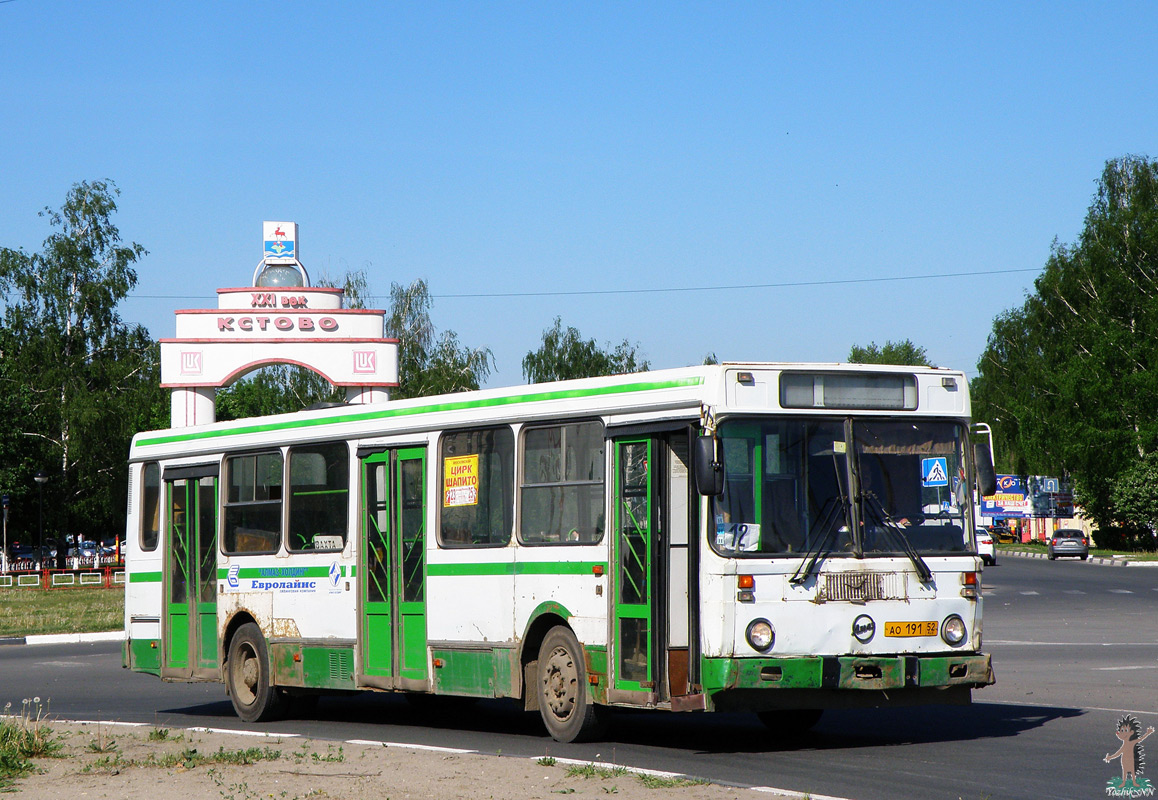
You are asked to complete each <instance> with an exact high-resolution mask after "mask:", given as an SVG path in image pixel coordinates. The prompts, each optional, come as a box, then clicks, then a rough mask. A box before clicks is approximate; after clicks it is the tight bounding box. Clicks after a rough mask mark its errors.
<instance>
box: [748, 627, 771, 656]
mask: <svg viewBox="0 0 1158 800" xmlns="http://www.w3.org/2000/svg"><path fill="white" fill-rule="evenodd" d="M745 635H746V636H747V637H748V644H749V645H751V646H752V649H753V650H758V651H760V652H761V653H765V652H767V651H769V650H771V649H772V645H774V644H775V643H776V629H775V628H773V627H772V623H771V622H769V621H768V620H766V619H754V620H752V621H751V622H749V623H748V630H747V632H746V633H745Z"/></svg>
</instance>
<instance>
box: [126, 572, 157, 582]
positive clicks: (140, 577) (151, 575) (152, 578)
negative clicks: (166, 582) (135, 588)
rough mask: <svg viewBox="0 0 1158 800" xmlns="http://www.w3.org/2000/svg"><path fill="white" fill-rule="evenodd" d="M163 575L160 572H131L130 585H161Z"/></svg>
mask: <svg viewBox="0 0 1158 800" xmlns="http://www.w3.org/2000/svg"><path fill="white" fill-rule="evenodd" d="M160 582H161V573H159V572H130V573H129V583H160Z"/></svg>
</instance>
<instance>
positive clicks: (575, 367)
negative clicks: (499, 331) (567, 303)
mask: <svg viewBox="0 0 1158 800" xmlns="http://www.w3.org/2000/svg"><path fill="white" fill-rule="evenodd" d="M609 347H610V345H609ZM650 367H651V365H650V364H649V363H648V362H647V360H646V359H644V358H643V357H642V355H641V354H640V352H639V348H638V346H637V345H633V344H631V343H630V342H628V341H627V340H626V339H624V340H623V341H622V342H620V343H619V344H617V345H615V347H614V348H613V349H604V348H601V347H600V346H599V345H598V343H596V341H595V340H594V339H584V338H583V337H582V335H580V333H579V331H578V330H577V329H575V328H572V327H571V326H569V325H568V326H567V330H563V322H562V320H561V319H560V318H559V317H555V324H554V325H553V326H552V327H550V328H548V329H547V330H545V331H543V342H542V344H540V345H539V349H538V350H531V351H529V352H528V353H527V355H526V356H524V357H523V376H524V377H525V378H526V379H527V381H528V382H530V383H544V382H546V381H562V380H568V379H571V378H591V377H595V376H596V375H622V374H625V373H628V372H644V371H646V370H648V369H649V368H650Z"/></svg>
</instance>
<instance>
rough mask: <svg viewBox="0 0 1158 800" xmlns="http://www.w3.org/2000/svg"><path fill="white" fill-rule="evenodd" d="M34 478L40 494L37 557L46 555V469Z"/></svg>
mask: <svg viewBox="0 0 1158 800" xmlns="http://www.w3.org/2000/svg"><path fill="white" fill-rule="evenodd" d="M32 479H33V480H34V481H36V490H37V494H39V495H40V537H39V541H38V542H37V545H38V547H37V550H36V555H37V558H43V556H44V484H46V483H48V476H47V475H45V474H44V470H40V471H39V472H37V473H36V474H35V475H33V476H32Z"/></svg>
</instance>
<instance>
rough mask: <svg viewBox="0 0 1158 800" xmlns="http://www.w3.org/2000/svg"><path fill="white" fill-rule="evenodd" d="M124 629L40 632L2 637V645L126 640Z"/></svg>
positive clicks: (0, 642) (0, 644)
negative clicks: (83, 631)
mask: <svg viewBox="0 0 1158 800" xmlns="http://www.w3.org/2000/svg"><path fill="white" fill-rule="evenodd" d="M124 638H125V632H124V631H102V632H100V633H39V634H33V635H31V636H9V637H0V646H3V645H6V644H81V643H84V642H120V641H124Z"/></svg>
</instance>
